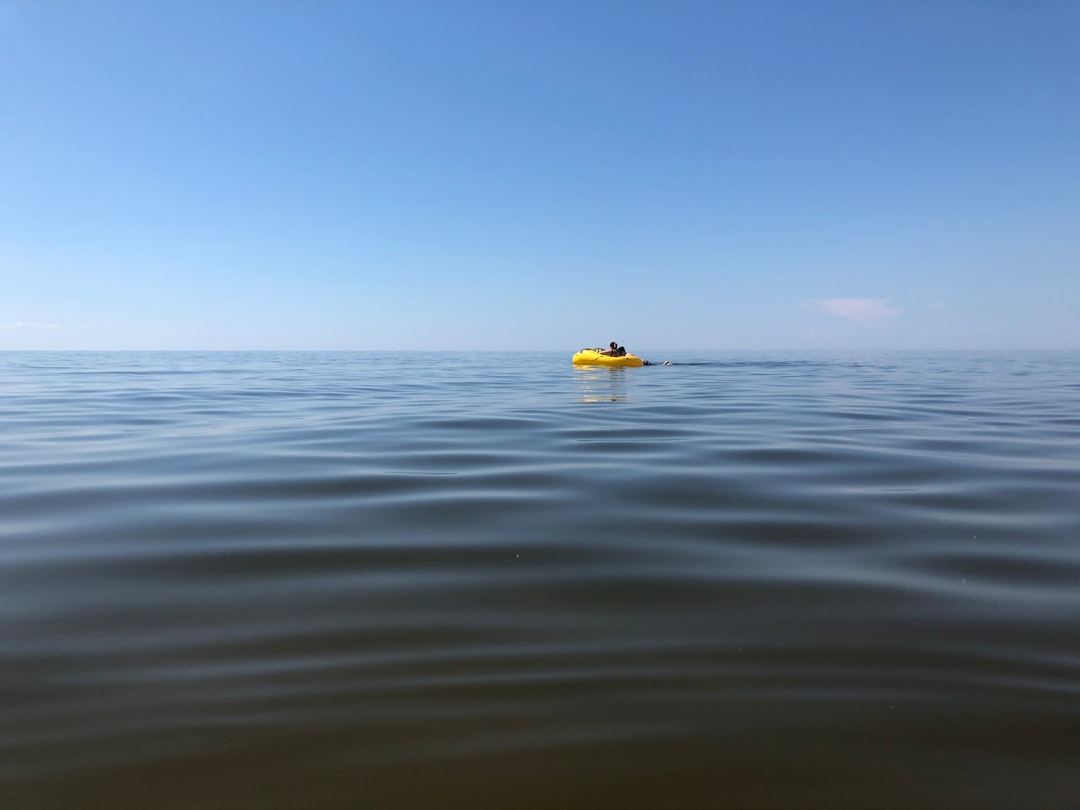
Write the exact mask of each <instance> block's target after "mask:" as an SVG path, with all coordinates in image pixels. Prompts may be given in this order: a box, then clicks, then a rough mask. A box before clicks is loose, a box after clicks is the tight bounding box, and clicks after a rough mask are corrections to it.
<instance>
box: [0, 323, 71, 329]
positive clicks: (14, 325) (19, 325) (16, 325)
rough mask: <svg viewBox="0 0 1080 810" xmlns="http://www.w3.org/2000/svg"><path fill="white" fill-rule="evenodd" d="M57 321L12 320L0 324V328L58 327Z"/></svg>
mask: <svg viewBox="0 0 1080 810" xmlns="http://www.w3.org/2000/svg"><path fill="white" fill-rule="evenodd" d="M59 328H60V324H58V323H37V322H33V321H14V322H12V323H5V324H2V325H0V329H10V330H15V329H59Z"/></svg>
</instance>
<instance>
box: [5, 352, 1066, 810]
mask: <svg viewBox="0 0 1080 810" xmlns="http://www.w3.org/2000/svg"><path fill="white" fill-rule="evenodd" d="M654 359H662V358H654ZM688 359H692V360H696V361H697V362H696V363H695V364H692V365H675V366H671V367H656V368H641V369H575V368H573V367H571V365H570V363H569V352H567V353H566V355H565V356H564V355H558V356H556V355H548V354H540V355H528V354H524V355H516V356H514V355H512V356H507V355H479V354H473V355H464V356H450V355H436V356H431V355H420V354H400V355H391V356H386V355H375V354H229V353H222V354H154V353H151V354H123V353H117V354H52V353H6V354H0V807H2V808H31V809H36V808H65V809H66V808H110V810H116V809H118V808H316V809H318V808H353V807H356V808H406V807H408V808H412V807H455V808H456V807H460V808H548V807H559V808H566V807H582V808H586V807H587V808H689V807H739V808H744V807H749V808H758V807H761V808H765V807H785V808H791V807H822V808H826V807H827V808H930V807H933V808H1076V807H1080V356H1078V355H1076V354H1064V353H1063V354H1014V355H1009V354H981V355H973V354H931V355H905V354H897V355H866V356H845V355H825V356H795V355H760V356H755V355H714V356H704V355H702V356H698V357H695V358H688Z"/></svg>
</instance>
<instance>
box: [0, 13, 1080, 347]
mask: <svg viewBox="0 0 1080 810" xmlns="http://www.w3.org/2000/svg"><path fill="white" fill-rule="evenodd" d="M1078 309H1080V3H1078V2H1075V0H1015V1H1014V2H1002V1H1000V0H945V1H944V2H942V1H940V0H878V1H877V2H866V1H865V0H364V1H363V2H330V0H310V1H309V0H303V1H302V0H288V1H287V2H281V1H275V0H258V1H256V0H226V1H224V2H218V1H214V2H211V1H210V0H205V2H203V1H201V0H182V2H174V1H173V0H156V1H155V2H153V3H146V2H143V0H78V1H77V0H55V2H41V0H0V349H86V350H100V349H152V350H157V349H181V350H187V349H191V350H210V349H238V350H245V349H272V350H284V349H305V350H306V349H331V350H374V351H378V350H485V349H491V350H507V349H510V350H542V351H562V350H564V351H566V352H568V353H572V352H573V351H576V350H577V349H579V348H581V347H582V346H596V345H606V344H607V343H608V342H609V341H610V340H616V341H618V342H619V343H621V344H624V345H626V346H627V347H628V348H629V349H631V350H632V351H638V352H639V353H642V354H646V356H648V355H649V354H656V353H658V352H660V351H665V350H666V351H678V350H732V351H736V350H738V351H743V350H773V349H776V350H804V349H814V350H816V349H843V350H854V349H899V350H903V349H918V350H922V349H992V350H1000V349H1051V350H1055V349H1065V350H1077V349H1080V314H1078V312H1077V310H1078Z"/></svg>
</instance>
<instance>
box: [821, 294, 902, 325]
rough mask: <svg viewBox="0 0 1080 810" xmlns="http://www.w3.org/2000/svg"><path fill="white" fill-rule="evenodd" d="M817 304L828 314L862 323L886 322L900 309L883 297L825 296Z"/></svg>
mask: <svg viewBox="0 0 1080 810" xmlns="http://www.w3.org/2000/svg"><path fill="white" fill-rule="evenodd" d="M817 305H818V307H819V308H820V309H821V311H822V312H826V313H828V314H829V315H835V316H836V317H838V318H843V319H845V320H848V321H854V322H855V323H862V324H875V323H887V322H888V321H891V320H892V319H893V318H895V317H896V316H897V315H899V314H900V313H901V311H902V310H901V309H900V308H899V307H894V306H891V305H890V304H889V302H888V300H887V299H884V298H825V299H822V300H820V301H818V302H817Z"/></svg>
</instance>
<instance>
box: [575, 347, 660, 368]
mask: <svg viewBox="0 0 1080 810" xmlns="http://www.w3.org/2000/svg"><path fill="white" fill-rule="evenodd" d="M573 360H574V365H575V366H643V365H645V361H644V360H642V359H641V358H640V357H636V356H635V355H632V354H624V355H623V356H622V357H609V356H608V355H606V354H600V352H598V351H597V350H596V349H582V350H581V351H580V352H578V353H577V354H575V355H574V358H573Z"/></svg>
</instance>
